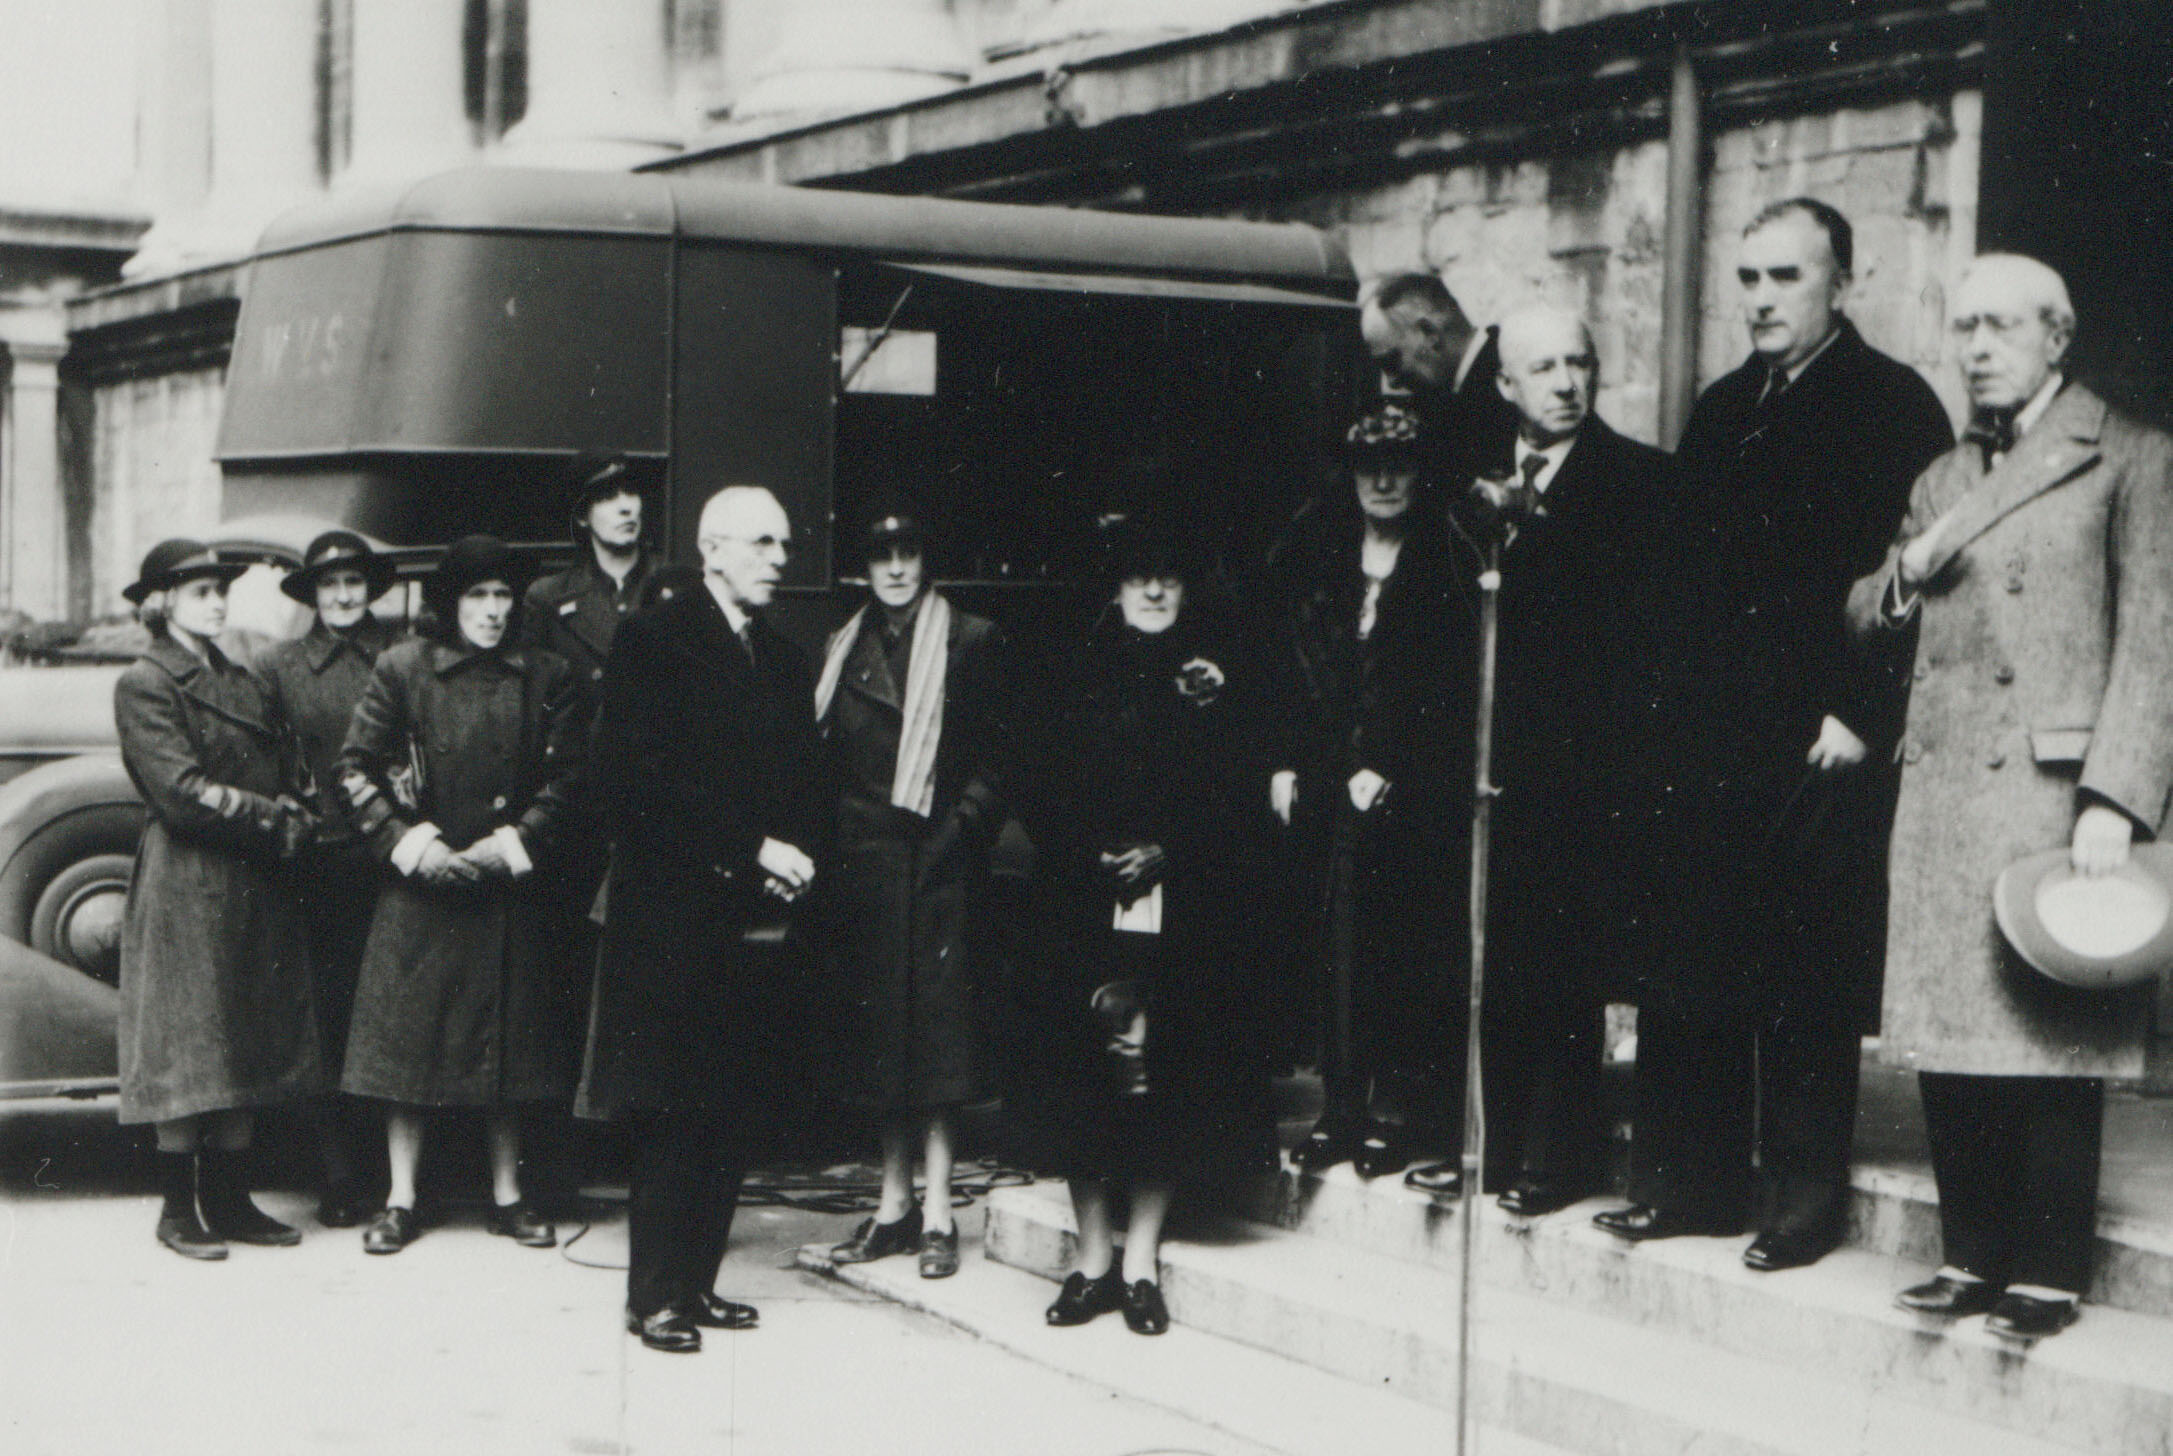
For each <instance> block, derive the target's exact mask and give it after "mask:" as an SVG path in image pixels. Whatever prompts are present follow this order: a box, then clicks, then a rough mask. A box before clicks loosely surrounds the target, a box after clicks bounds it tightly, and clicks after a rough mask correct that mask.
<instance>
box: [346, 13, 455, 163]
mask: <svg viewBox="0 0 2173 1456" xmlns="http://www.w3.org/2000/svg"><path fill="white" fill-rule="evenodd" d="M461 19H462V4H461V0H356V4H355V7H354V70H353V92H354V106H353V126H354V155H353V157H352V158H351V159H350V161H349V163H348V166H347V170H346V172H345V173H344V174H343V175H342V176H341V177H340V178H338V179H336V180H338V181H342V182H384V181H401V180H407V179H411V178H416V177H423V176H427V175H429V174H430V173H432V172H440V171H443V170H444V169H446V168H447V167H457V166H459V165H460V164H461V163H463V162H468V161H473V160H474V159H475V155H476V147H475V131H474V128H473V126H472V125H471V124H470V123H469V121H468V106H467V100H466V93H465V91H464V89H463V88H464V86H465V74H466V68H465V64H464V56H463V52H462V50H461Z"/></svg>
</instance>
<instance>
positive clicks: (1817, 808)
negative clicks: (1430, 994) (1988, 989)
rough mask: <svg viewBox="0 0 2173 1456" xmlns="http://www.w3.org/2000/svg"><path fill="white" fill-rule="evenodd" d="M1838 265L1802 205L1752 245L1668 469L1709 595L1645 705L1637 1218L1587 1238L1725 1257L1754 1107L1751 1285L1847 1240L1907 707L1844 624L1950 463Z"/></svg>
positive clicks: (1809, 203)
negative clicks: (1723, 345)
mask: <svg viewBox="0 0 2173 1456" xmlns="http://www.w3.org/2000/svg"><path fill="white" fill-rule="evenodd" d="M1853 251H1854V242H1853V236H1852V233H1851V230H1850V227H1849V223H1848V220H1847V219H1846V218H1844V217H1843V216H1842V215H1841V214H1840V213H1839V212H1837V211H1835V210H1834V209H1833V208H1832V207H1829V206H1828V205H1826V204H1825V203H1823V202H1819V201H1817V200H1815V199H1812V198H1802V197H1799V198H1792V199H1789V200H1787V201H1783V202H1777V203H1774V204H1772V205H1771V206H1769V207H1767V208H1766V209H1764V210H1763V211H1762V212H1760V213H1759V214H1758V215H1757V216H1756V217H1754V218H1753V219H1752V220H1751V222H1750V224H1749V226H1748V227H1746V228H1745V229H1744V233H1743V244H1742V251H1741V253H1740V255H1739V257H1738V259H1737V265H1736V278H1737V281H1738V283H1739V284H1740V285H1741V287H1742V290H1743V308H1744V318H1745V322H1746V323H1747V324H1748V325H1749V330H1750V336H1751V347H1752V351H1753V352H1752V354H1751V357H1750V358H1749V359H1748V360H1746V361H1745V362H1744V363H1743V365H1742V366H1741V367H1740V368H1738V369H1736V370H1735V371H1734V372H1732V373H1730V374H1728V375H1725V376H1724V377H1722V378H1721V379H1719V380H1717V381H1716V382H1715V383H1714V384H1713V385H1712V387H1711V388H1709V389H1708V390H1706V392H1705V393H1704V394H1703V395H1702V396H1701V397H1700V398H1699V400H1698V403H1697V407H1696V409H1695V410H1694V411H1693V412H1692V414H1691V418H1690V423H1689V426H1688V428H1687V429H1686V430H1685V431H1684V434H1683V438H1682V442H1681V445H1680V446H1679V447H1678V451H1677V463H1678V465H1679V467H1680V469H1681V473H1682V475H1683V477H1684V480H1685V482H1686V486H1687V487H1688V489H1689V490H1690V491H1692V492H1693V493H1694V496H1695V499H1696V505H1695V506H1694V507H1690V508H1686V512H1685V515H1684V523H1685V529H1684V530H1683V531H1682V532H1681V533H1679V534H1680V535H1681V536H1682V537H1683V538H1684V540H1685V542H1686V543H1687V542H1690V541H1696V542H1702V543H1703V544H1702V545H1701V546H1699V547H1697V548H1696V549H1697V550H1698V551H1699V552H1700V553H1701V554H1710V558H1711V559H1710V560H1708V561H1704V562H1701V563H1699V564H1698V565H1697V567H1696V569H1695V571H1694V572H1693V573H1690V574H1689V575H1688V576H1686V579H1690V578H1693V577H1694V579H1695V580H1697V581H1698V582H1699V583H1700V584H1701V585H1700V588H1699V593H1698V596H1697V599H1694V600H1693V599H1691V598H1690V597H1688V596H1687V595H1686V596H1685V597H1683V599H1682V600H1681V601H1680V603H1679V612H1680V615H1679V617H1678V621H1679V622H1680V626H1681V631H1682V635H1683V639H1684V642H1685V648H1684V651H1683V653H1682V655H1681V657H1680V659H1679V661H1678V662H1677V663H1676V664H1675V671H1674V672H1673V674H1672V680H1671V681H1670V682H1668V683H1667V684H1665V685H1664V686H1663V688H1662V696H1668V695H1670V694H1673V695H1675V696H1676V697H1678V698H1681V699H1684V700H1686V701H1688V700H1695V701H1696V702H1697V703H1698V704H1699V705H1700V706H1699V713H1700V716H1702V718H1703V720H1704V722H1705V726H1706V731H1705V732H1704V733H1703V735H1702V738H1703V741H1702V743H1698V744H1686V745H1685V759H1684V762H1682V763H1680V764H1678V765H1675V766H1674V767H1675V770H1676V774H1675V777H1676V779H1677V781H1678V783H1679V784H1682V785H1684V786H1686V788H1687V790H1688V792H1686V793H1678V794H1677V795H1676V796H1675V802H1673V803H1671V804H1669V805H1667V806H1666V807H1665V809H1664V810H1663V811H1659V820H1660V822H1661V823H1662V824H1663V827H1664V828H1666V829H1667V831H1668V833H1669V835H1670V837H1671V842H1672V843H1673V844H1674V846H1675V853H1674V858H1673V862H1672V866H1671V869H1670V871H1669V872H1668V873H1667V874H1666V875H1664V876H1663V877H1662V878H1661V879H1660V880H1656V881H1655V884H1656V885H1659V886H1661V889H1660V891H1659V894H1660V895H1661V896H1662V898H1659V899H1654V900H1650V901H1648V902H1647V903H1646V905H1645V906H1643V907H1642V909H1641V911H1640V916H1639V919H1640V924H1641V925H1642V926H1643V927H1644V932H1645V940H1644V944H1645V946H1646V950H1645V951H1644V952H1643V954H1642V956H1641V964H1640V966H1639V968H1638V969H1639V973H1640V976H1641V979H1642V981H1643V985H1642V987H1641V989H1640V992H1639V997H1638V1018H1639V1024H1638V1056H1637V1062H1638V1070H1637V1077H1638V1096H1637V1104H1636V1147H1635V1154H1634V1156H1633V1159H1632V1177H1631V1186H1630V1197H1631V1199H1632V1204H1631V1206H1630V1207H1629V1208H1626V1209H1620V1210H1615V1211H1611V1212H1608V1213H1604V1214H1602V1215H1600V1217H1599V1220H1598V1222H1599V1223H1600V1225H1601V1227H1603V1228H1605V1229H1607V1230H1608V1231H1609V1232H1611V1233H1614V1234H1616V1235H1618V1236H1620V1237H1622V1238H1626V1239H1631V1240H1637V1239H1648V1238H1666V1237H1669V1236H1671V1235H1677V1234H1733V1233H1736V1232H1738V1231H1740V1230H1741V1228H1742V1227H1743V1225H1744V1223H1745V1221H1746V1217H1747V1216H1749V1215H1751V1214H1752V1213H1753V1209H1752V1207H1751V1195H1752V1193H1753V1191H1754V1190H1753V1189H1752V1187H1751V1163H1752V1153H1753V1130H1752V1129H1753V1110H1754V1108H1755V1110H1756V1116H1757V1121H1756V1127H1757V1129H1758V1132H1757V1136H1756V1140H1757V1142H1758V1144H1759V1148H1758V1152H1759V1164H1760V1172H1761V1181H1762V1185H1763V1186H1762V1187H1760V1188H1758V1189H1757V1190H1755V1191H1756V1193H1757V1195H1758V1197H1757V1207H1756V1210H1755V1222H1756V1225H1757V1228H1758V1237H1757V1239H1756V1241H1755V1242H1754V1243H1752V1244H1751V1246H1750V1247H1749V1249H1748V1250H1747V1251H1746V1252H1745V1255H1744V1262H1745V1263H1746V1264H1748V1265H1749V1266H1750V1267H1751V1268H1753V1269H1761V1270H1772V1269H1784V1268H1789V1267H1792V1266H1795V1265H1800V1264H1808V1263H1811V1262H1813V1261H1815V1260H1817V1259H1819V1258H1821V1257H1823V1256H1824V1255H1825V1254H1826V1252H1827V1251H1828V1250H1830V1249H1831V1248H1832V1247H1833V1246H1834V1244H1835V1243H1837V1242H1838V1241H1839V1238H1840V1236H1841V1233H1842V1224H1843V1220H1844V1216H1845V1213H1846V1197H1845V1195H1846V1192H1847V1188H1848V1166H1849V1150H1850V1143H1851V1139H1852V1136H1853V1132H1854V1127H1855V1114H1856V1086H1857V1072H1858V1061H1859V1057H1860V1041H1859V1038H1860V1036H1861V1034H1862V1033H1863V1032H1864V1031H1865V1030H1866V1029H1867V1025H1866V1023H1867V1021H1869V1019H1870V1014H1869V1008H1871V1007H1874V1006H1876V1004H1877V1000H1876V994H1877V993H1876V988H1877V984H1878V976H1879V966H1880V960H1881V950H1882V947H1883V945H1884V939H1885V931H1884V926H1885V911H1886V904H1885V887H1884V868H1883V852H1884V846H1885V843H1886V835H1887V828H1888V826H1889V824H1890V823H1891V822H1892V814H1893V795H1894V784H1895V779H1894V776H1893V773H1892V770H1891V766H1890V764H1887V763H1886V762H1885V759H1886V758H1887V757H1888V756H1889V755H1888V754H1886V753H1885V752H1884V751H1883V750H1885V749H1889V748H1890V747H1891V743H1892V737H1893V734H1894V732H1895V731H1896V726H1897V723H1896V720H1897V717H1898V714H1899V711H1900V705H1901V701H1902V697H1903V694H1902V692H1901V688H1900V684H1899V680H1898V678H1896V677H1895V676H1894V675H1893V674H1892V673H1890V672H1888V671H1886V670H1885V669H1884V668H1883V667H1882V666H1881V665H1879V664H1877V663H1871V662H1866V661H1864V660H1862V659H1859V658H1858V657H1856V656H1855V655H1854V654H1852V652H1851V649H1850V641H1849V635H1848V632H1847V627H1846V612H1845V609H1846V603H1847V599H1848V593H1849V588H1850V586H1851V584H1852V583H1853V582H1854V581H1855V580H1856V578H1858V577H1859V576H1862V575H1863V574H1865V573H1866V572H1868V571H1870V570H1872V569H1873V568H1875V567H1876V566H1877V565H1878V563H1879V561H1880V559H1881V557H1882V555H1883V553H1884V550H1885V547H1886V543H1887V542H1888V541H1889V540H1891V539H1892V536H1893V532H1894V529H1895V527H1896V525H1897V524H1898V523H1899V522H1900V520H1901V516H1902V512H1903V510H1904V509H1905V508H1906V506H1907V504H1908V497H1909V487H1910V484H1911V482H1912V481H1914V480H1915V479H1916V477H1917V475H1918V474H1919V473H1920V472H1921V471H1922V470H1923V469H1924V467H1925V466H1926V465H1928V464H1930V463H1931V461H1932V460H1933V459H1935V458H1936V457H1937V456H1938V455H1940V454H1941V453H1942V452H1944V451H1945V450H1946V449H1948V448H1949V446H1951V445H1952V443H1953V438H1954V436H1953V431H1952V429H1951V427H1950V426H1949V425H1948V422H1947V417H1946V413H1945V411H1944V409H1943V408H1942V407H1941V405H1940V403H1939V400H1938V397H1937V396H1936V395H1934V394H1933V392H1932V390H1931V387H1930V386H1929V385H1927V384H1926V383H1925V382H1924V380H1923V379H1922V377H1921V376H1919V375H1918V374H1917V372H1916V371H1915V370H1914V369H1911V368H1910V367H1909V366H1907V365H1905V364H1903V363H1901V362H1900V361H1898V360H1895V359H1892V358H1889V357H1888V356H1886V355H1884V354H1882V353H1880V352H1878V351H1877V350H1875V349H1873V348H1872V347H1871V346H1870V345H1868V344H1867V343H1865V342H1864V339H1863V337H1862V335H1861V334H1859V333H1858V332H1857V330H1856V326H1855V325H1854V324H1853V323H1851V322H1850V321H1849V319H1848V318H1847V317H1846V315H1845V314H1844V313H1843V312H1842V303H1843V300H1844V299H1845V297H1846V295H1847V293H1848V289H1849V286H1850V269H1851V267H1852V263H1853V258H1852V255H1853ZM1873 744H1878V745H1880V747H1881V749H1882V751H1881V752H1878V753H1875V752H1874V751H1873V749H1872V745H1873ZM1656 777H1657V776H1656ZM1754 1064H1755V1066H1756V1069H1757V1070H1756V1077H1755V1085H1754V1079H1753V1071H1752V1069H1753V1066H1754Z"/></svg>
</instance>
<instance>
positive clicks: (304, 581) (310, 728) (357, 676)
mask: <svg viewBox="0 0 2173 1456" xmlns="http://www.w3.org/2000/svg"><path fill="white" fill-rule="evenodd" d="M391 585H392V563H391V562H389V561H387V560H386V559H385V558H383V557H381V556H378V555H377V554H376V553H375V552H373V551H372V550H371V549H370V544H369V543H368V542H367V541H365V540H363V539H362V538H361V537H360V536H357V535H356V534H355V533H354V532H352V531H327V532H325V533H324V534H323V535H321V536H319V537H318V538H317V539H316V540H314V541H312V542H310V543H309V549H308V550H307V551H304V552H303V553H302V565H301V567H300V568H299V569H297V570H295V571H292V572H289V573H288V574H287V578H286V580H284V581H282V582H280V584H279V589H280V590H281V591H283V592H285V593H286V594H287V595H288V596H290V597H292V598H294V600H296V601H298V602H301V603H303V604H304V605H305V606H310V607H314V608H315V609H316V610H315V613H314V615H313V616H312V617H311V618H310V624H309V630H308V631H307V632H305V633H303V634H302V635H301V636H300V637H297V638H295V639H294V640H293V641H291V642H282V643H280V644H279V645H278V646H277V647H274V648H273V649H271V650H270V651H269V652H267V653H265V654H264V655H263V656H262V657H261V658H260V659H259V660H258V663H257V669H258V671H259V672H261V673H262V674H263V676H264V680H265V682H266V683H267V684H268V685H269V686H270V687H271V690H272V696H273V698H274V699H276V700H277V702H278V704H279V708H280V711H281V712H282V713H283V714H284V715H285V717H286V720H287V722H288V723H290V724H292V725H293V728H294V732H295V736H296V738H297V739H298V740H299V741H300V746H301V752H302V762H303V764H304V765H305V766H306V767H307V768H308V770H309V775H310V782H311V785H312V786H313V787H314V788H315V790H316V793H315V796H314V797H313V799H312V801H311V804H310V807H311V808H312V809H313V810H314V811H315V812H316V814H317V815H318V826H317V834H316V837H315V838H314V839H313V840H312V841H311V843H310V844H309V845H308V846H307V847H306V848H305V849H304V850H303V853H302V861H301V872H300V874H299V875H297V877H296V880H297V884H298V888H299V893H300V895H301V899H302V917H303V921H304V923H305V924H306V925H307V926H308V928H309V965H310V973H311V977H312V979H313V981H314V982H315V986H316V1005H317V1040H318V1044H319V1046H320V1047H321V1048H322V1050H323V1054H324V1060H325V1064H326V1065H327V1066H329V1067H337V1066H339V1065H340V1063H341V1061H342V1060H343V1059H344V1058H345V1057H346V1055H347V1024H348V1021H349V1019H350V1018H351V1017H352V1016H353V1015H354V1009H355V977H356V974H357V973H358V972H359V971H360V969H361V966H362V947H363V944H364V942H365V941H367V940H368V939H369V935H370V917H371V915H372V914H373V913H374V912H375V910H376V909H377V884H378V878H379V875H380V874H381V873H382V870H381V867H380V866H379V864H378V862H377V860H376V858H375V857H374V856H372V855H371V854H370V852H369V846H368V845H366V844H365V843H363V840H362V836H361V835H360V834H359V833H358V832H357V831H356V829H355V826H354V821H353V819H352V817H351V816H350V815H349V814H348V812H347V799H346V796H345V795H344V794H342V793H341V792H340V789H339V773H338V764H339V756H340V747H341V745H342V744H343V743H345V742H346V740H347V724H348V721H349V720H350V719H351V718H353V717H354V715H355V704H357V703H358V702H360V701H361V700H362V691H363V689H364V688H366V687H367V686H369V682H370V674H371V672H372V671H373V670H375V668H376V666H377V659H378V655H379V654H380V653H382V652H383V651H384V650H385V649H386V648H387V647H389V646H391V645H392V635H393V634H392V629H391V628H390V627H388V626H387V625H386V624H385V623H384V622H382V621H380V620H379V619H378V618H377V617H376V616H374V615H373V614H372V613H371V611H370V603H371V602H373V601H375V600H377V598H379V597H381V596H383V595H384V594H385V592H386V591H387V589H389V588H390V587H391ZM327 1103H328V1104H329V1105H327V1106H326V1107H325V1108H324V1111H323V1118H322V1120H321V1122H320V1125H319V1127H318V1143H319V1151H320V1155H321V1157H322V1159H323V1165H324V1166H323V1175H324V1184H323V1187H322V1188H321V1189H320V1190H319V1194H318V1199H317V1221H318V1222H319V1223H321V1224H323V1225H324V1226H325V1227H326V1228H352V1227H354V1226H355V1225H356V1224H358V1223H360V1222H362V1220H363V1219H364V1218H365V1217H366V1216H367V1215H368V1213H369V1211H370V1193H369V1190H368V1189H367V1188H366V1186H365V1182H366V1180H365V1179H364V1177H363V1175H362V1171H361V1170H362V1168H363V1167H365V1166H367V1165H368V1164H369V1163H370V1162H371V1161H373V1160H372V1159H371V1158H369V1156H368V1154H367V1153H366V1151H365V1146H366V1139H367V1138H368V1137H370V1136H371V1135H372V1133H373V1132H374V1120H373V1121H372V1124H371V1126H370V1128H368V1129H366V1128H365V1126H364V1119H363V1118H361V1117H360V1116H358V1113H359V1112H360V1104H358V1103H356V1102H354V1101H353V1100H352V1099H349V1098H342V1097H336V1096H335V1097H332V1098H328V1099H327Z"/></svg>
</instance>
